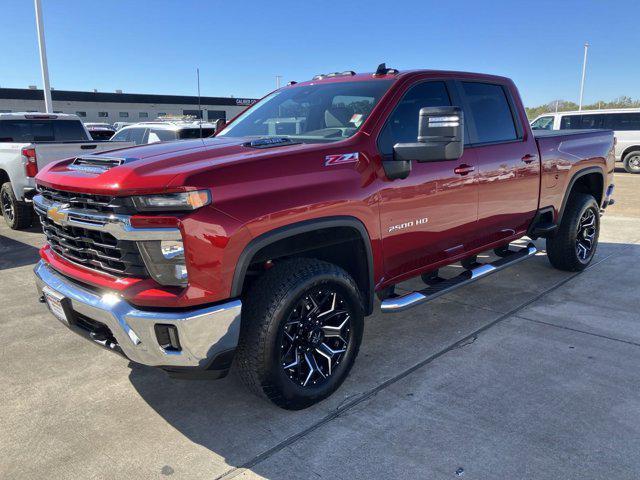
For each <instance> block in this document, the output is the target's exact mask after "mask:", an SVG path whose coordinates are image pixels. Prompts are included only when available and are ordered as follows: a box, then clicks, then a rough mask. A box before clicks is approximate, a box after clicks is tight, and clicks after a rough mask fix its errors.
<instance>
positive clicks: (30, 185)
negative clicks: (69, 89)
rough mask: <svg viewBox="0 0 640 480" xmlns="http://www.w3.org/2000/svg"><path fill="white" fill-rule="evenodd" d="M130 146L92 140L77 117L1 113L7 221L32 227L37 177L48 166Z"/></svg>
mask: <svg viewBox="0 0 640 480" xmlns="http://www.w3.org/2000/svg"><path fill="white" fill-rule="evenodd" d="M131 145H133V142H108V141H96V140H92V139H91V135H89V132H88V131H87V129H86V128H85V126H84V125H83V124H82V122H81V121H80V118H78V117H77V116H76V115H69V114H62V113H60V114H47V113H0V185H1V187H0V201H1V203H2V215H3V216H4V219H5V221H6V222H7V224H8V225H9V227H11V228H13V229H15V230H18V229H22V228H27V227H29V226H30V225H31V223H32V221H33V218H34V217H33V208H32V206H31V203H30V200H31V197H32V196H33V193H34V192H35V180H34V177H35V176H36V174H37V173H38V170H39V169H42V168H43V167H44V166H45V165H47V164H49V163H51V162H55V161H56V160H62V159H64V158H70V157H77V156H81V155H90V154H92V153H96V152H104V151H107V150H114V149H117V148H122V147H128V146H131Z"/></svg>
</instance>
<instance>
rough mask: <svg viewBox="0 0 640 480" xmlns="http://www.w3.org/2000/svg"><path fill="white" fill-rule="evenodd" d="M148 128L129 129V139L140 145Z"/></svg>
mask: <svg viewBox="0 0 640 480" xmlns="http://www.w3.org/2000/svg"><path fill="white" fill-rule="evenodd" d="M146 130H147V129H146V128H132V129H130V130H129V132H130V137H129V140H130V141H132V142H133V143H135V144H136V145H140V144H141V143H142V142H143V141H144V133H145V131H146Z"/></svg>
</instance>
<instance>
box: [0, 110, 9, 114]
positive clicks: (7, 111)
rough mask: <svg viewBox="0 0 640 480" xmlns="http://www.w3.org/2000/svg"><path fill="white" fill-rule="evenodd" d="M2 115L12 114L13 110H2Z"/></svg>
mask: <svg viewBox="0 0 640 480" xmlns="http://www.w3.org/2000/svg"><path fill="white" fill-rule="evenodd" d="M0 113H11V110H0Z"/></svg>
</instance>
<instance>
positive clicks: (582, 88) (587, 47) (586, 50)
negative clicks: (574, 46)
mask: <svg viewBox="0 0 640 480" xmlns="http://www.w3.org/2000/svg"><path fill="white" fill-rule="evenodd" d="M588 51H589V42H585V44H584V59H583V60H582V80H581V81H580V103H579V104H578V110H579V111H581V110H582V95H583V94H584V77H585V75H586V74H587V52H588Z"/></svg>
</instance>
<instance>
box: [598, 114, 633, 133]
mask: <svg viewBox="0 0 640 480" xmlns="http://www.w3.org/2000/svg"><path fill="white" fill-rule="evenodd" d="M607 117H608V118H607V121H606V122H605V128H610V129H612V130H618V131H629V130H640V112H632V113H611V114H609V115H607Z"/></svg>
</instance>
